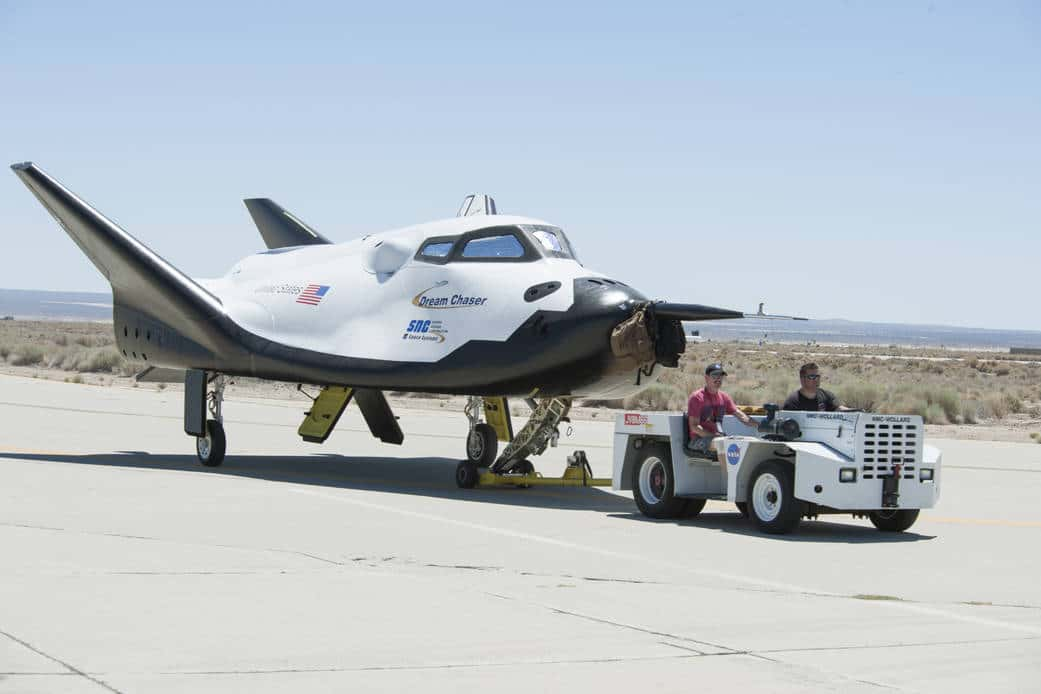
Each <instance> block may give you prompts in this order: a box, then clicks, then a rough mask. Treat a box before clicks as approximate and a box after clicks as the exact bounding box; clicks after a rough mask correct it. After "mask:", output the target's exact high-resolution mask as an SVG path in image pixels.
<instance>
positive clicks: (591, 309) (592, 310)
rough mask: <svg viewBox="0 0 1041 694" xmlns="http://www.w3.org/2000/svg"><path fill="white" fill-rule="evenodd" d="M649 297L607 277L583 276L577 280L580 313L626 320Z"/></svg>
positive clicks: (576, 296)
mask: <svg viewBox="0 0 1041 694" xmlns="http://www.w3.org/2000/svg"><path fill="white" fill-rule="evenodd" d="M646 302H647V297H645V296H644V295H643V294H641V293H640V292H638V291H636V290H635V289H633V288H632V287H630V286H629V285H627V284H622V283H621V282H618V281H616V280H612V279H608V278H606V277H583V278H581V279H577V280H575V309H576V310H577V311H578V312H579V313H587V312H588V313H589V314H596V315H602V316H604V317H611V318H617V319H619V320H624V319H625V318H628V317H629V316H630V315H632V313H633V311H634V310H635V309H636V307H637V306H638V305H640V304H643V303H646Z"/></svg>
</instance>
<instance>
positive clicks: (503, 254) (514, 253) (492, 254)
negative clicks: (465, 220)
mask: <svg viewBox="0 0 1041 694" xmlns="http://www.w3.org/2000/svg"><path fill="white" fill-rule="evenodd" d="M462 257H464V258H523V257H524V246H522V245H521V242H520V241H518V240H517V237H516V236H514V235H513V234H503V235H502V236H485V237H484V238H480V239H473V240H471V241H467V243H466V246H464V247H463V254H462Z"/></svg>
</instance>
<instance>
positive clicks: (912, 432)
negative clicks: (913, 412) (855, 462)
mask: <svg viewBox="0 0 1041 694" xmlns="http://www.w3.org/2000/svg"><path fill="white" fill-rule="evenodd" d="M916 419H918V418H916ZM921 455H922V425H921V424H920V423H914V422H912V423H902V424H896V423H893V424H888V423H876V422H869V423H866V424H865V425H864V430H863V433H862V434H861V445H860V460H861V462H862V467H861V478H862V479H866V480H870V479H875V478H882V477H890V476H891V475H892V474H893V465H896V464H899V465H901V466H903V467H902V468H901V470H902V473H903V475H902V476H903V478H904V479H914V478H915V465H916V464H917V463H918V461H919V460H921Z"/></svg>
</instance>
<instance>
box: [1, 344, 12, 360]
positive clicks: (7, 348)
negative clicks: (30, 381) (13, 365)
mask: <svg viewBox="0 0 1041 694" xmlns="http://www.w3.org/2000/svg"><path fill="white" fill-rule="evenodd" d="M10 353H11V347H10V345H8V344H7V343H0V360H3V361H7V355H9V354H10Z"/></svg>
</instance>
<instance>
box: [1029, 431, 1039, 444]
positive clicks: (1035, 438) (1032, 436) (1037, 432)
mask: <svg viewBox="0 0 1041 694" xmlns="http://www.w3.org/2000/svg"><path fill="white" fill-rule="evenodd" d="M1030 438H1032V439H1034V440H1035V441H1037V442H1038V443H1041V431H1035V432H1034V433H1033V434H1031V435H1030Z"/></svg>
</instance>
